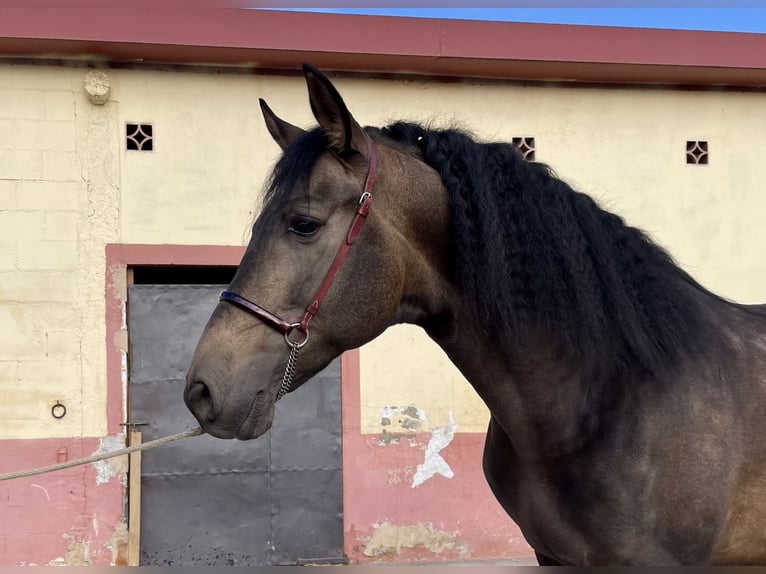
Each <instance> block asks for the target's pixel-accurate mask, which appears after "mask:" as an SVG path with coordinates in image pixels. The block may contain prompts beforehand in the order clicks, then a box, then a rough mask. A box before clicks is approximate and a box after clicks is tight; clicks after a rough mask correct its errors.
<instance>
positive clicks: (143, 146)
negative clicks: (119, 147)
mask: <svg viewBox="0 0 766 574" xmlns="http://www.w3.org/2000/svg"><path fill="white" fill-rule="evenodd" d="M153 134H154V131H153V129H152V124H125V145H126V147H127V149H129V150H135V151H152V150H153V149H154V135H153Z"/></svg>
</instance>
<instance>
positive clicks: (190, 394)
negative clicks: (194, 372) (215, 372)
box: [184, 381, 214, 421]
mask: <svg viewBox="0 0 766 574" xmlns="http://www.w3.org/2000/svg"><path fill="white" fill-rule="evenodd" d="M184 399H185V400H186V405H187V406H188V407H189V410H190V411H191V412H192V413H193V414H194V416H195V417H197V419H199V420H200V421H203V420H204V421H211V420H213V418H214V416H213V412H214V411H213V397H212V395H211V394H210V389H209V388H208V386H207V385H206V384H205V383H203V382H202V381H194V382H193V383H192V384H190V385H189V386H188V387H187V388H186V392H185V393H184Z"/></svg>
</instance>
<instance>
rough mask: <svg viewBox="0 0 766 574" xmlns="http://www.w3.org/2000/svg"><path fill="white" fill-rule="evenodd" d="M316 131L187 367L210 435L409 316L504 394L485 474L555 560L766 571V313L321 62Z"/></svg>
mask: <svg viewBox="0 0 766 574" xmlns="http://www.w3.org/2000/svg"><path fill="white" fill-rule="evenodd" d="M303 72H304V75H305V79H306V83H307V86H308V92H309V102H310V105H311V109H312V111H313V113H314V116H315V118H316V120H317V122H318V124H319V127H317V128H315V129H312V130H309V131H305V130H303V129H301V128H299V127H296V126H294V125H292V124H290V123H288V122H286V121H284V120H282V119H280V118H279V117H277V116H276V115H275V114H274V113H273V112H272V111H271V109H270V108H269V107H268V106H267V105H266V104H265V103H264V102H263V101H262V102H261V108H262V111H263V115H264V118H265V121H266V126H267V128H268V131H269V132H270V134H271V135H272V137H273V138H274V140H275V141H276V143H277V144H278V145H279V146H280V147H281V148H282V150H283V155H282V157H281V159H280V160H279V161H278V163H277V164H276V166H275V168H274V171H273V173H272V175H271V179H270V181H269V183H268V186H267V189H266V197H265V202H264V208H263V211H262V213H261V214H260V216H259V217H258V218H257V220H256V222H255V224H254V226H253V230H252V239H251V241H250V244H249V246H248V248H247V251H246V252H245V255H244V257H243V259H242V262H241V264H240V266H239V268H238V270H237V273H236V275H235V277H234V279H233V281H232V283H231V285H230V286H229V288H228V290H227V291H225V292H224V293H223V294H222V295H221V302H220V304H219V305H218V306H217V308H216V309H215V311H214V312H213V315H212V316H211V318H210V321H209V323H208V325H207V327H206V329H205V331H204V333H203V335H202V337H201V339H200V341H199V344H198V346H197V349H196V352H195V354H194V358H193V360H192V364H191V366H190V369H189V372H188V377H187V386H186V390H185V400H186V403H187V405H188V406H189V408H190V409H191V411H192V412H193V413H194V415H195V417H196V418H197V419H198V420H199V422H200V424H201V425H202V426H203V427H204V429H205V430H206V431H207V432H209V433H210V434H212V435H214V436H217V437H221V438H235V437H236V438H239V439H242V440H247V439H253V438H257V437H258V436H260V435H262V434H263V433H264V432H266V431H267V430H268V429H269V427H270V426H271V424H272V420H273V417H274V405H275V402H276V401H277V400H278V399H279V398H280V397H281V396H282V395H284V393H286V392H291V391H294V390H295V389H297V388H298V387H299V386H300V385H301V384H303V383H304V382H306V381H307V380H308V379H310V378H311V377H312V376H313V375H314V374H316V373H317V372H319V371H320V370H321V369H322V368H324V367H325V366H326V365H327V364H328V363H329V362H330V361H332V360H333V359H334V358H335V357H337V356H338V355H339V354H340V353H342V352H343V351H345V350H347V349H353V348H356V347H359V346H361V345H363V344H365V343H367V342H368V341H370V340H372V339H373V338H375V337H376V336H378V335H379V334H381V333H382V332H383V331H384V330H385V329H386V328H387V327H389V326H391V325H393V324H396V323H413V324H416V325H419V326H421V327H422V328H423V329H424V330H425V331H426V332H427V333H428V335H429V336H430V337H431V338H432V339H433V340H434V341H435V342H436V343H437V344H438V345H439V346H440V347H441V348H442V349H444V351H445V352H446V353H447V355H448V356H449V357H450V359H451V360H452V362H453V363H454V364H455V365H456V366H457V367H458V368H459V369H460V371H461V372H462V373H463V374H464V376H465V377H466V379H467V380H468V381H469V382H470V383H471V385H472V386H473V387H474V389H475V390H476V392H477V393H478V394H479V396H480V397H481V398H482V399H483V401H484V402H485V403H486V405H487V407H488V408H489V411H490V414H491V417H490V423H489V428H488V431H487V438H486V445H485V451H484V473H485V476H486V478H487V481H488V482H489V485H490V487H491V488H492V491H493V492H494V494H495V496H496V497H497V499H498V501H499V502H500V504H501V505H502V506H503V508H504V509H505V510H506V511H507V512H508V514H509V515H510V516H511V517H512V518H513V519H514V520H515V521H516V522H517V523H518V524H519V526H520V528H521V530H522V532H523V534H524V536H525V537H526V539H527V540H528V542H529V543H530V545H531V546H532V547H533V548H534V549H535V551H536V553H537V556H538V559H539V561H540V562H541V563H542V564H572V565H579V564H583V565H586V564H634V565H635V564H649V565H676V564H708V563H710V564H720V563H732V564H757V563H766V441H764V438H763V437H764V435H766V308H764V306H747V305H740V304H735V303H731V302H728V301H726V300H724V299H722V298H720V297H718V296H716V295H714V294H713V293H711V292H709V291H707V290H706V289H705V288H703V287H702V286H701V285H700V284H699V283H697V282H696V281H695V280H694V279H693V278H691V277H690V276H689V275H688V274H687V273H685V272H684V271H682V270H681V269H680V268H679V267H678V266H677V265H676V264H675V263H674V262H673V260H672V258H671V257H670V256H669V255H668V254H667V253H666V252H665V251H663V250H662V249H661V248H660V247H658V246H657V245H656V244H655V243H653V242H652V241H651V240H650V239H649V238H648V237H647V236H646V235H645V234H643V233H642V232H641V231H639V230H637V229H635V228H632V227H629V226H627V225H626V224H625V223H624V222H623V220H622V219H621V218H619V217H618V216H616V215H614V214H612V213H609V212H607V211H604V210H603V209H601V208H600V207H599V206H598V205H596V203H595V202H594V201H593V200H592V199H591V198H590V197H588V196H587V195H584V194H582V193H578V192H576V191H574V190H573V189H572V188H571V187H570V186H569V185H567V184H566V183H564V182H563V181H561V180H560V179H558V178H556V177H555V176H554V175H553V174H552V172H551V171H550V170H549V169H548V168H547V167H546V166H545V165H542V164H539V163H535V162H528V161H525V160H524V158H523V157H522V156H521V154H520V153H519V152H518V150H517V149H516V148H515V147H514V146H513V145H511V144H509V143H482V142H479V141H476V139H474V138H473V137H472V136H470V135H469V134H467V133H465V132H462V131H459V130H454V129H444V130H438V129H429V128H427V127H424V126H421V125H418V124H414V123H405V122H398V123H394V124H392V125H389V126H387V127H385V128H373V127H368V128H362V127H361V126H360V125H359V124H358V123H357V121H356V120H355V119H354V117H353V116H352V115H351V114H350V112H349V111H348V109H347V107H346V105H345V104H344V102H343V100H342V98H341V96H340V95H339V93H338V92H337V90H336V89H335V87H334V86H333V85H332V83H331V82H330V81H329V80H328V79H327V78H326V77H325V76H324V75H323V74H322V73H321V72H319V71H318V70H316V69H315V68H313V67H311V66H308V65H306V66H304V68H303Z"/></svg>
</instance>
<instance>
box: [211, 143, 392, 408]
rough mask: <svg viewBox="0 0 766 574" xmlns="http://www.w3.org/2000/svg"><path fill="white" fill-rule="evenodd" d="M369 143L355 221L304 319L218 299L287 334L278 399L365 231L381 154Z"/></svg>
mask: <svg viewBox="0 0 766 574" xmlns="http://www.w3.org/2000/svg"><path fill="white" fill-rule="evenodd" d="M367 142H368V147H369V150H370V161H369V164H368V166H367V179H366V180H365V183H364V190H363V191H362V195H361V196H360V197H359V204H358V205H357V208H356V212H355V213H354V218H353V219H352V220H351V226H350V227H349V230H348V233H347V234H346V239H345V240H344V241H343V243H342V244H341V246H340V248H339V249H338V253H337V254H336V255H335V259H333V262H332V265H330V269H328V271H327V274H326V275H325V277H324V280H323V281H322V283H321V284H320V285H319V289H317V291H316V293H315V294H314V297H313V299H312V300H311V303H309V304H308V305H307V306H306V311H305V312H304V313H303V316H302V317H297V318H295V319H293V320H291V321H287V320H285V319H283V318H282V317H280V316H279V315H277V314H276V313H272V312H271V311H269V310H268V309H265V308H264V307H261V306H260V305H258V304H257V303H253V302H252V301H250V300H249V299H245V298H244V297H242V296H241V295H237V294H236V293H234V292H232V291H222V292H221V295H220V296H219V297H218V299H219V300H220V301H226V302H228V303H231V304H233V305H236V306H237V307H240V308H241V309H244V310H245V311H248V312H250V313H252V314H253V315H255V316H256V317H258V318H259V319H260V320H261V321H263V322H264V323H266V324H267V325H269V326H270V327H273V328H274V329H276V330H277V331H279V332H280V333H282V334H283V335H284V337H285V342H286V343H287V346H288V347H290V357H289V358H288V360H287V366H286V367H285V374H284V376H283V377H282V385H281V386H280V388H279V393H277V400H279V399H281V398H282V397H283V396H285V395H286V394H287V393H288V392H289V391H290V386H291V384H292V380H293V374H294V373H295V363H296V360H297V358H298V350H299V349H300V348H301V347H303V346H304V345H305V344H306V343H308V341H309V322H310V321H311V319H313V317H314V315H316V314H317V313H318V312H319V305H320V304H321V303H322V300H323V299H324V297H325V295H326V294H327V291H328V290H329V289H330V285H332V282H333V280H334V279H335V275H336V274H337V273H338V270H339V269H340V267H341V265H342V264H343V260H344V259H345V258H346V254H347V253H348V249H349V247H351V245H353V243H354V241H356V238H357V237H358V236H359V231H360V230H361V229H362V224H363V223H364V222H365V220H366V219H367V215H368V214H369V212H370V204H371V203H372V186H373V184H374V183H375V172H376V171H377V167H378V154H377V150H376V149H375V143H374V142H373V141H372V139H371V138H370V137H369V136H368V137H367ZM294 331H299V332H301V333H303V334H304V338H303V340H301V341H297V342H296V341H293V340H292V339H291V338H290V335H291V334H292V333H293V332H294Z"/></svg>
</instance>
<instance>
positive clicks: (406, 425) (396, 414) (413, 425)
mask: <svg viewBox="0 0 766 574" xmlns="http://www.w3.org/2000/svg"><path fill="white" fill-rule="evenodd" d="M427 421H428V417H427V416H426V411H424V410H423V409H422V408H420V407H418V406H416V405H407V406H404V407H381V409H380V425H381V426H384V427H385V426H391V425H393V426H394V427H398V428H401V429H402V430H405V431H417V430H419V429H420V428H421V427H422V426H423V423H424V422H427Z"/></svg>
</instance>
